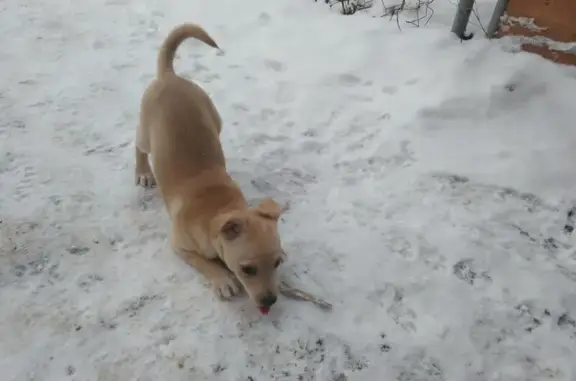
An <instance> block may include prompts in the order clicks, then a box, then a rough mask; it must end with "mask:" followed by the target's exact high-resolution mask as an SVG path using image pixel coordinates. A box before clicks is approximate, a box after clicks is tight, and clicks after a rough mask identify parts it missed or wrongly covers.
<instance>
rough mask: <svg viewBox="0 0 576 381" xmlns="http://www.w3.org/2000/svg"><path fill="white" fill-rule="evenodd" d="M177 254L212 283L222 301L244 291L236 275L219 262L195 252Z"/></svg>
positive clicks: (178, 252) (180, 251) (181, 251)
mask: <svg viewBox="0 0 576 381" xmlns="http://www.w3.org/2000/svg"><path fill="white" fill-rule="evenodd" d="M176 253H177V254H178V256H179V257H180V258H182V260H183V261H184V262H186V263H187V264H189V265H190V266H192V267H194V268H196V269H197V270H198V271H200V273H201V274H202V275H204V277H205V278H206V279H208V280H209V281H210V283H212V287H213V289H214V292H215V293H216V295H217V296H218V297H219V298H220V299H222V300H228V299H231V298H232V297H234V296H236V295H239V294H240V292H241V291H242V286H240V283H239V282H238V279H236V277H235V276H234V274H232V273H231V272H230V270H228V269H227V268H225V267H224V266H222V265H220V264H219V263H218V262H216V261H213V260H210V259H207V258H205V257H203V256H202V255H200V254H198V253H197V252H194V251H183V250H177V251H176Z"/></svg>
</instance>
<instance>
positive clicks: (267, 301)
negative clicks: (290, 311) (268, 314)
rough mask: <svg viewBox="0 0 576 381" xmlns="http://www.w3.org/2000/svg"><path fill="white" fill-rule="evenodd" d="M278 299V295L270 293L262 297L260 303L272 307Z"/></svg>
mask: <svg viewBox="0 0 576 381" xmlns="http://www.w3.org/2000/svg"><path fill="white" fill-rule="evenodd" d="M276 300H278V298H277V297H276V295H274V294H268V295H266V296H265V297H263V298H262V299H260V304H261V305H262V306H264V307H271V306H273V305H274V303H276Z"/></svg>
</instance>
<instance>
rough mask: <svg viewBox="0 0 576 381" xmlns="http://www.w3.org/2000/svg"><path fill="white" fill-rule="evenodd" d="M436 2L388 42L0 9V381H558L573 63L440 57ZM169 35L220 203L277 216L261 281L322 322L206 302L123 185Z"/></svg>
mask: <svg viewBox="0 0 576 381" xmlns="http://www.w3.org/2000/svg"><path fill="white" fill-rule="evenodd" d="M454 3H455V1H448V0H437V1H436V2H435V3H434V5H433V7H434V9H435V12H436V14H435V16H434V18H432V20H431V21H430V23H429V24H428V26H427V27H426V28H419V29H417V28H411V27H410V26H409V25H407V24H405V23H401V26H402V31H400V30H399V29H398V27H397V25H396V22H395V21H392V22H390V21H388V20H387V19H386V18H380V17H371V16H370V15H371V14H372V15H373V14H374V12H375V11H374V10H372V11H370V12H365V13H359V14H356V15H354V16H341V15H339V14H338V12H337V11H336V9H332V10H330V8H329V7H328V6H327V5H325V4H324V3H323V2H322V1H319V2H314V1H312V0H246V1H237V0H210V1H207V0H186V1H183V0H179V1H176V0H106V1H100V0H83V1H68V0H52V1H45V0H26V1H22V0H2V1H1V2H0V36H1V37H0V41H1V46H2V48H1V49H0V195H1V198H0V220H1V221H0V240H1V241H0V245H1V247H0V374H1V376H0V379H1V380H2V381H9V380H18V381H20V380H22V381H24V380H41V381H53V380H78V381H80V380H90V381H92V380H98V381H117V380H126V381H127V380H141V381H148V380H150V381H152V380H168V381H172V380H194V381H196V380H231V381H266V380H304V381H305V380H319V381H328V380H330V381H333V380H339V381H343V380H345V379H348V380H350V381H352V380H360V381H377V380H378V381H379V380H383V381H388V380H390V381H392V380H398V381H441V380H442V381H444V380H446V381H448V380H450V381H484V380H501V381H516V380H517V381H529V380H567V381H568V380H575V379H576V362H575V361H574V360H575V358H576V337H575V336H576V255H575V254H574V250H573V249H572V244H571V243H570V240H569V238H568V237H566V235H565V233H564V225H565V223H566V213H567V211H568V210H569V209H570V207H572V206H573V204H572V202H573V201H574V199H576V193H575V191H576V169H575V167H574V163H576V150H575V148H574V147H576V124H575V119H576V118H575V115H576V111H575V109H574V104H575V102H574V99H576V69H574V68H567V67H561V66H558V65H555V64H553V63H550V62H548V61H545V60H543V59H542V58H540V57H538V56H534V55H530V54H527V53H518V52H516V51H514V50H513V49H511V48H510V44H509V42H507V41H506V40H504V41H492V42H490V41H487V40H484V39H482V38H479V39H474V40H472V41H469V42H465V43H461V42H460V41H458V40H457V39H455V38H454V36H452V35H451V34H450V33H449V29H450V23H451V19H452V17H453V15H454ZM479 6H480V10H481V13H482V15H484V16H483V17H485V15H487V16H488V17H489V14H490V11H491V7H492V6H493V2H481V3H480V4H479ZM484 21H487V20H486V19H485V20H484ZM182 22H196V23H200V24H201V25H203V26H204V27H205V28H206V30H207V31H208V32H209V33H210V34H211V35H212V36H213V37H214V39H215V40H216V41H217V42H218V44H219V45H220V46H221V47H222V49H223V50H224V51H225V54H223V55H220V54H218V53H217V51H215V50H212V49H210V48H208V47H206V46H202V45H201V44H200V43H198V42H193V41H189V42H186V43H185V44H183V45H182V47H181V48H180V50H179V60H178V61H177V64H176V67H177V70H178V71H179V72H180V73H181V74H182V75H185V76H188V77H190V78H194V79H195V80H196V81H197V82H198V83H199V84H201V85H202V86H203V87H204V88H206V89H207V91H209V93H210V94H211V95H212V96H213V99H214V101H215V103H216V105H217V106H218V108H219V110H220V113H221V114H222V116H223V119H224V122H225V123H224V132H223V137H222V138H223V144H224V149H225V152H226V155H227V158H228V163H229V168H230V170H231V172H232V174H233V176H234V178H235V179H236V180H237V181H238V182H239V183H240V184H241V186H242V188H243V190H244V191H245V194H246V196H247V197H248V198H249V199H250V200H257V199H259V198H261V197H263V196H264V195H270V196H273V197H275V198H276V199H277V200H279V201H282V202H287V201H289V202H290V205H291V207H290V210H289V211H288V212H287V213H286V214H285V216H284V218H283V222H282V224H281V233H282V237H283V242H284V246H285V250H286V251H287V252H288V253H289V261H288V262H287V263H286V264H285V266H284V267H283V269H282V272H283V274H284V275H285V276H286V277H287V278H289V279H291V280H292V282H293V283H295V284H296V285H299V286H302V287H303V288H305V289H307V290H309V291H311V292H313V293H316V294H318V295H321V296H322V297H324V298H326V299H327V300H329V301H330V302H332V303H333V304H334V310H333V311H332V312H323V311H321V310H319V309H317V308H315V307H314V306H313V305H310V304H309V303H304V302H298V301H290V300H286V299H282V300H281V301H280V303H279V304H278V305H277V306H275V307H274V308H273V310H272V312H271V314H270V315H268V316H262V315H260V314H259V313H258V311H257V310H256V309H255V308H254V306H252V305H251V304H250V303H249V302H248V301H247V300H245V299H242V300H237V301H234V302H230V303H223V302H220V301H218V300H216V299H215V298H214V296H213V294H212V292H211V290H210V289H209V288H208V287H207V286H206V283H205V281H204V280H203V279H202V278H201V277H200V276H199V275H198V274H197V273H196V272H195V271H194V270H192V269H191V268H188V267H186V266H185V265H183V264H182V263H181V262H180V261H179V260H178V259H177V257H176V256H175V255H173V254H172V252H171V251H170V248H169V244H168V243H167V240H166V236H167V232H168V220H167V216H166V214H165V212H164V209H163V207H162V204H161V202H160V200H159V198H158V195H157V193H156V192H155V191H143V190H140V189H138V188H136V187H135V186H134V185H133V143H132V141H133V137H134V130H135V126H136V123H137V116H138V104H139V99H140V96H141V93H142V91H143V89H144V88H145V86H146V85H147V84H148V82H149V81H150V79H151V78H152V76H153V75H154V72H155V57H156V53H157V48H158V46H159V44H160V43H161V41H162V40H163V38H164V37H165V36H166V35H167V33H168V32H169V31H170V29H171V28H172V27H174V26H175V25H177V24H179V23H182ZM472 28H474V27H472ZM476 29H477V28H476Z"/></svg>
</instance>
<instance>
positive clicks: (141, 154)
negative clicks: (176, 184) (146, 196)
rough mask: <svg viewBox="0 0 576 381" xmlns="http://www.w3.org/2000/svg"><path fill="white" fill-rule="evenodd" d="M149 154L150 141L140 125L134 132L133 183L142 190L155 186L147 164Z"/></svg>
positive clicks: (154, 179) (154, 180) (150, 169)
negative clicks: (134, 166)
mask: <svg viewBox="0 0 576 381" xmlns="http://www.w3.org/2000/svg"><path fill="white" fill-rule="evenodd" d="M149 152H150V139H149V138H148V133H147V132H146V130H145V128H143V127H142V123H141V124H140V125H139V126H138V128H137V130H136V168H135V182H136V185H140V186H143V187H144V188H151V187H153V186H155V185H156V178H155V177H154V174H153V173H152V168H151V167H150V163H149V162H148V153H149Z"/></svg>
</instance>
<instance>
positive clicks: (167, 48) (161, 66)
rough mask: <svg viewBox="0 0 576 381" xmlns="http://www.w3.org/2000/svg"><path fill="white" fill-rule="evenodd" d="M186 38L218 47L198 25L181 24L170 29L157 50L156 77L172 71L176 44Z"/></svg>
mask: <svg viewBox="0 0 576 381" xmlns="http://www.w3.org/2000/svg"><path fill="white" fill-rule="evenodd" d="M187 38H195V39H197V40H200V41H202V42H204V43H205V44H207V45H210V46H211V47H213V48H216V49H220V48H219V47H218V45H216V43H215V42H214V40H213V39H212V37H210V36H209V35H208V33H206V31H205V30H204V29H202V27H201V26H200V25H196V24H182V25H179V26H177V27H176V28H174V29H172V31H171V32H170V34H169V35H168V37H166V40H164V43H163V44H162V46H161V47H160V52H158V69H157V70H158V71H157V76H158V78H160V77H162V76H163V75H164V74H165V73H174V55H175V54H176V49H178V46H180V44H181V43H182V42H183V41H184V40H185V39H187Z"/></svg>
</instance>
